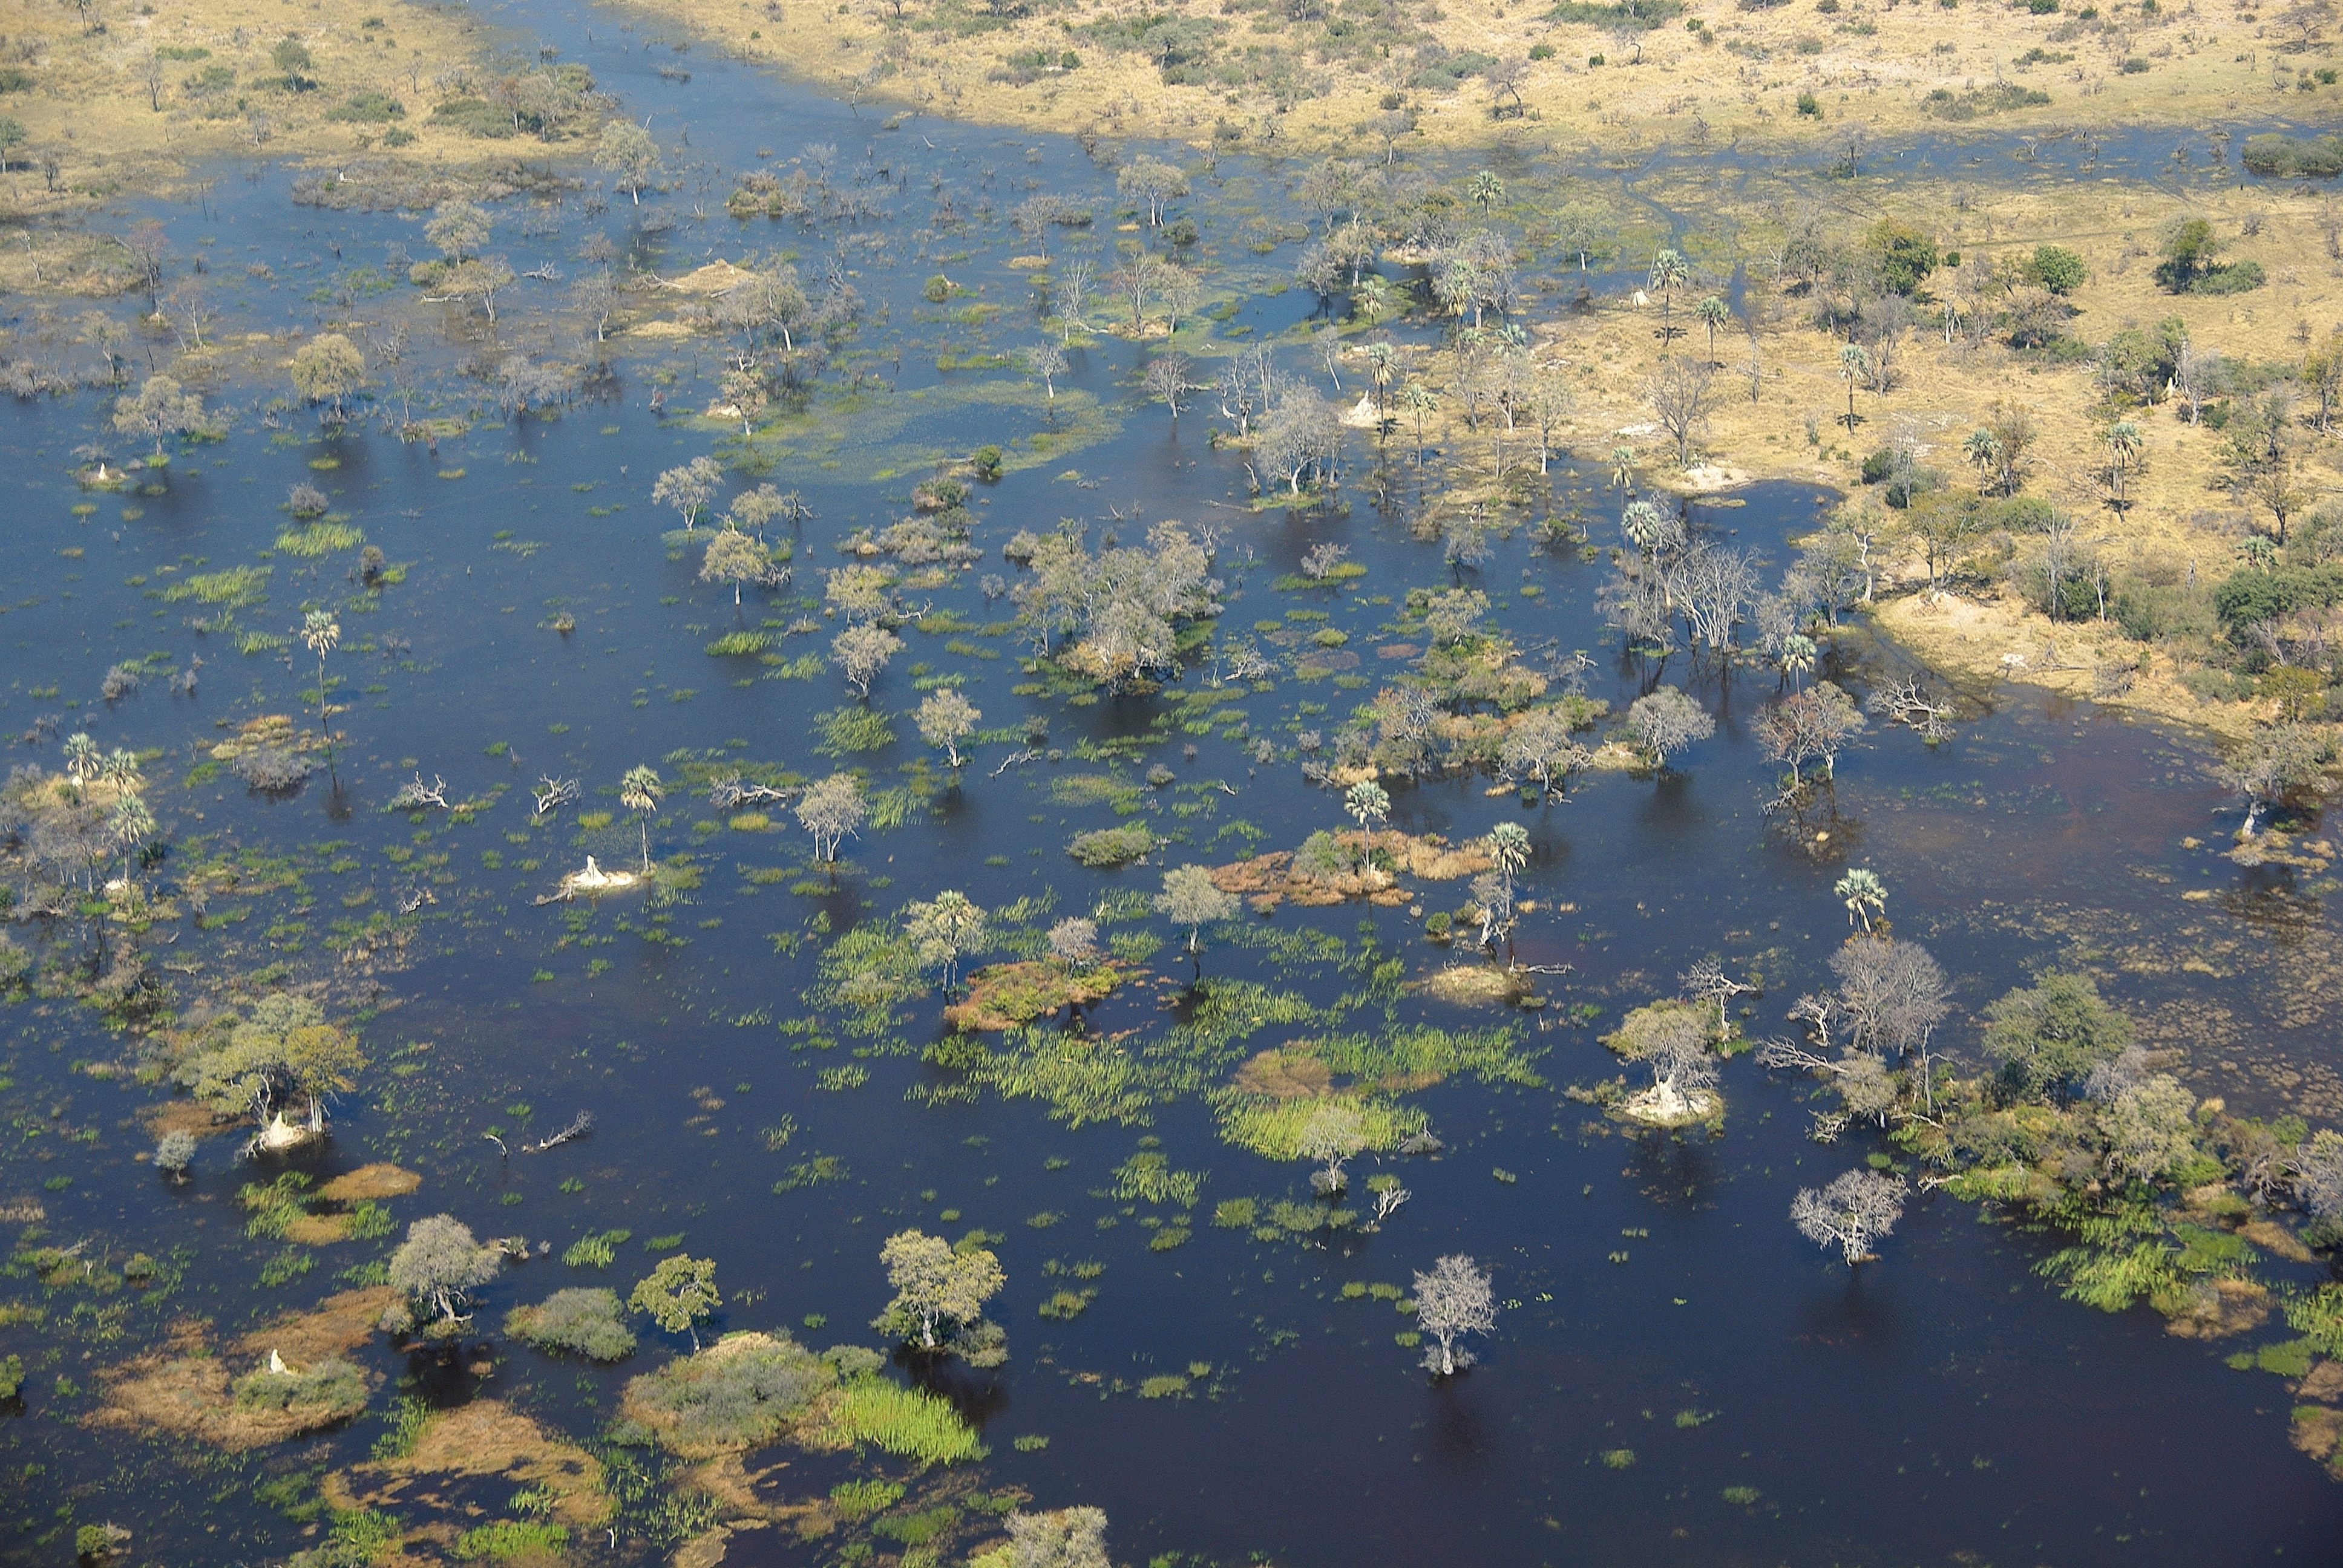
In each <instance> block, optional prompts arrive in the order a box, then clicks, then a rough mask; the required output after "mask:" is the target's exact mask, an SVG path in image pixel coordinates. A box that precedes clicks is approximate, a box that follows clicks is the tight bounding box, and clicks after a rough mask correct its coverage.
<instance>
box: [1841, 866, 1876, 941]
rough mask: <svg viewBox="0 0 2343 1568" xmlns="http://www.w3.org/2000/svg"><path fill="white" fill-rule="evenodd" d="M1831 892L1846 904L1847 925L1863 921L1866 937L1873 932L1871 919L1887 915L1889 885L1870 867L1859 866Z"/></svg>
mask: <svg viewBox="0 0 2343 1568" xmlns="http://www.w3.org/2000/svg"><path fill="white" fill-rule="evenodd" d="M1832 891H1833V892H1835V893H1836V894H1837V895H1838V896H1839V897H1840V898H1841V899H1843V900H1845V902H1846V923H1847V924H1848V925H1850V926H1851V925H1853V924H1855V921H1857V920H1861V921H1862V922H1863V929H1864V931H1865V934H1866V935H1868V934H1869V932H1870V930H1871V917H1872V916H1873V915H1874V914H1879V915H1885V914H1886V913H1887V885H1886V884H1885V883H1884V882H1882V881H1881V880H1880V879H1879V876H1878V873H1877V872H1875V871H1873V870H1871V869H1869V868H1868V867H1864V866H1857V867H1856V868H1855V869H1853V870H1851V871H1849V872H1848V873H1847V874H1846V875H1845V876H1844V877H1841V878H1840V879H1838V885H1837V886H1836V887H1835V888H1833V889H1832Z"/></svg>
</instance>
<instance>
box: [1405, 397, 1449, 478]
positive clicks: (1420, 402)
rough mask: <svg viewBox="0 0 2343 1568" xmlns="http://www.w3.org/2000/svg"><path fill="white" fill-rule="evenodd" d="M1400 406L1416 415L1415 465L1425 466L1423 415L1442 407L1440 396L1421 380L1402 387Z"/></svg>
mask: <svg viewBox="0 0 2343 1568" xmlns="http://www.w3.org/2000/svg"><path fill="white" fill-rule="evenodd" d="M1399 402H1400V407H1403V408H1405V409H1406V410H1407V411H1408V412H1409V413H1411V414H1413V415H1414V416H1415V466H1416V467H1419V468H1421V467H1423V417H1424V416H1425V415H1426V414H1429V413H1431V412H1432V411H1433V409H1435V408H1437V407H1440V398H1439V397H1438V396H1437V395H1435V394H1434V393H1433V390H1432V388H1431V387H1426V386H1425V385H1424V384H1423V382H1421V381H1411V382H1409V383H1408V384H1407V385H1406V386H1404V387H1401V388H1400V392H1399Z"/></svg>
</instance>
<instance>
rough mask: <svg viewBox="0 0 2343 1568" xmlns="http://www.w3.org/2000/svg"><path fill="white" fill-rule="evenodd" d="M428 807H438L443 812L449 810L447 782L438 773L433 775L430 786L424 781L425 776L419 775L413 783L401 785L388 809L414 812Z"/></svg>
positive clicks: (391, 799)
mask: <svg viewBox="0 0 2343 1568" xmlns="http://www.w3.org/2000/svg"><path fill="white" fill-rule="evenodd" d="M426 806H437V807H438V808H439V809H441V810H442V811H445V810H447V780H446V779H442V778H441V777H439V775H438V774H437V773H434V774H433V775H431V782H430V783H428V784H426V783H425V782H424V781H423V775H422V774H420V773H417V775H416V776H415V778H414V779H413V780H412V781H411V782H408V783H406V784H402V785H400V786H399V789H398V793H397V794H396V795H393V796H392V797H391V798H390V805H389V807H388V809H390V810H393V811H414V810H419V809H422V808H423V807H426Z"/></svg>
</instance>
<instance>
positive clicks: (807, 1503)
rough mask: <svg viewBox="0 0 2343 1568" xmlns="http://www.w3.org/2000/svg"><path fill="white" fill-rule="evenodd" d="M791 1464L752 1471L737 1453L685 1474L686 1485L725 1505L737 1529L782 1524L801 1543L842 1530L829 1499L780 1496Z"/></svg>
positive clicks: (695, 1467) (772, 1465) (719, 1458)
mask: <svg viewBox="0 0 2343 1568" xmlns="http://www.w3.org/2000/svg"><path fill="white" fill-rule="evenodd" d="M790 1464H791V1461H789V1460H786V1459H784V1460H781V1461H779V1462H776V1463H772V1464H768V1465H762V1466H760V1467H759V1468H758V1469H755V1470H751V1469H749V1466H748V1464H747V1462H745V1461H743V1460H742V1459H741V1457H740V1456H739V1454H737V1453H726V1454H719V1455H718V1456H717V1457H716V1458H714V1459H710V1460H707V1461H705V1462H701V1463H699V1464H696V1465H693V1466H692V1467H691V1469H690V1470H689V1471H687V1472H685V1473H684V1476H683V1484H684V1485H686V1486H689V1487H693V1488H696V1489H698V1490H699V1491H700V1492H704V1493H707V1494H708V1495H709V1496H710V1497H712V1498H714V1499H715V1500H716V1501H717V1502H719V1503H722V1504H723V1505H724V1508H725V1511H726V1512H727V1513H729V1514H731V1515H732V1516H733V1523H734V1524H735V1525H736V1526H740V1525H743V1524H747V1523H757V1524H779V1525H782V1526H785V1527H787V1528H789V1529H790V1530H793V1531H795V1532H796V1533H797V1535H798V1539H799V1540H801V1541H810V1540H813V1539H814V1538H815V1537H817V1536H820V1535H827V1534H829V1533H830V1532H831V1531H832V1530H834V1529H836V1528H837V1527H838V1520H837V1518H836V1515H835V1514H834V1513H833V1512H832V1510H831V1508H830V1500H829V1499H827V1498H823V1497H812V1498H800V1499H797V1500H794V1501H792V1500H791V1499H789V1498H786V1497H781V1496H779V1495H776V1493H777V1491H778V1488H779V1483H780V1481H781V1480H782V1478H783V1477H784V1473H786V1472H787V1471H788V1470H789V1466H790Z"/></svg>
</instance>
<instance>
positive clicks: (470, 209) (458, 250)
mask: <svg viewBox="0 0 2343 1568" xmlns="http://www.w3.org/2000/svg"><path fill="white" fill-rule="evenodd" d="M423 237H424V238H425V239H427V240H428V241H429V242H430V243H431V247H432V248H433V249H434V250H437V252H438V253H439V254H440V255H442V256H446V257H447V260H448V261H449V262H450V263H451V264H460V263H462V262H466V261H469V260H470V259H471V258H472V257H474V256H478V255H479V254H480V250H481V248H482V247H483V246H486V245H487V244H488V214H486V213H484V212H482V211H481V210H480V209H479V208H478V207H477V206H473V205H472V204H471V203H470V202H468V201H462V200H457V201H448V202H442V203H440V204H439V205H438V206H436V207H434V208H433V209H432V210H431V217H430V221H428V222H427V223H426V224H425V225H424V226H423Z"/></svg>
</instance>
